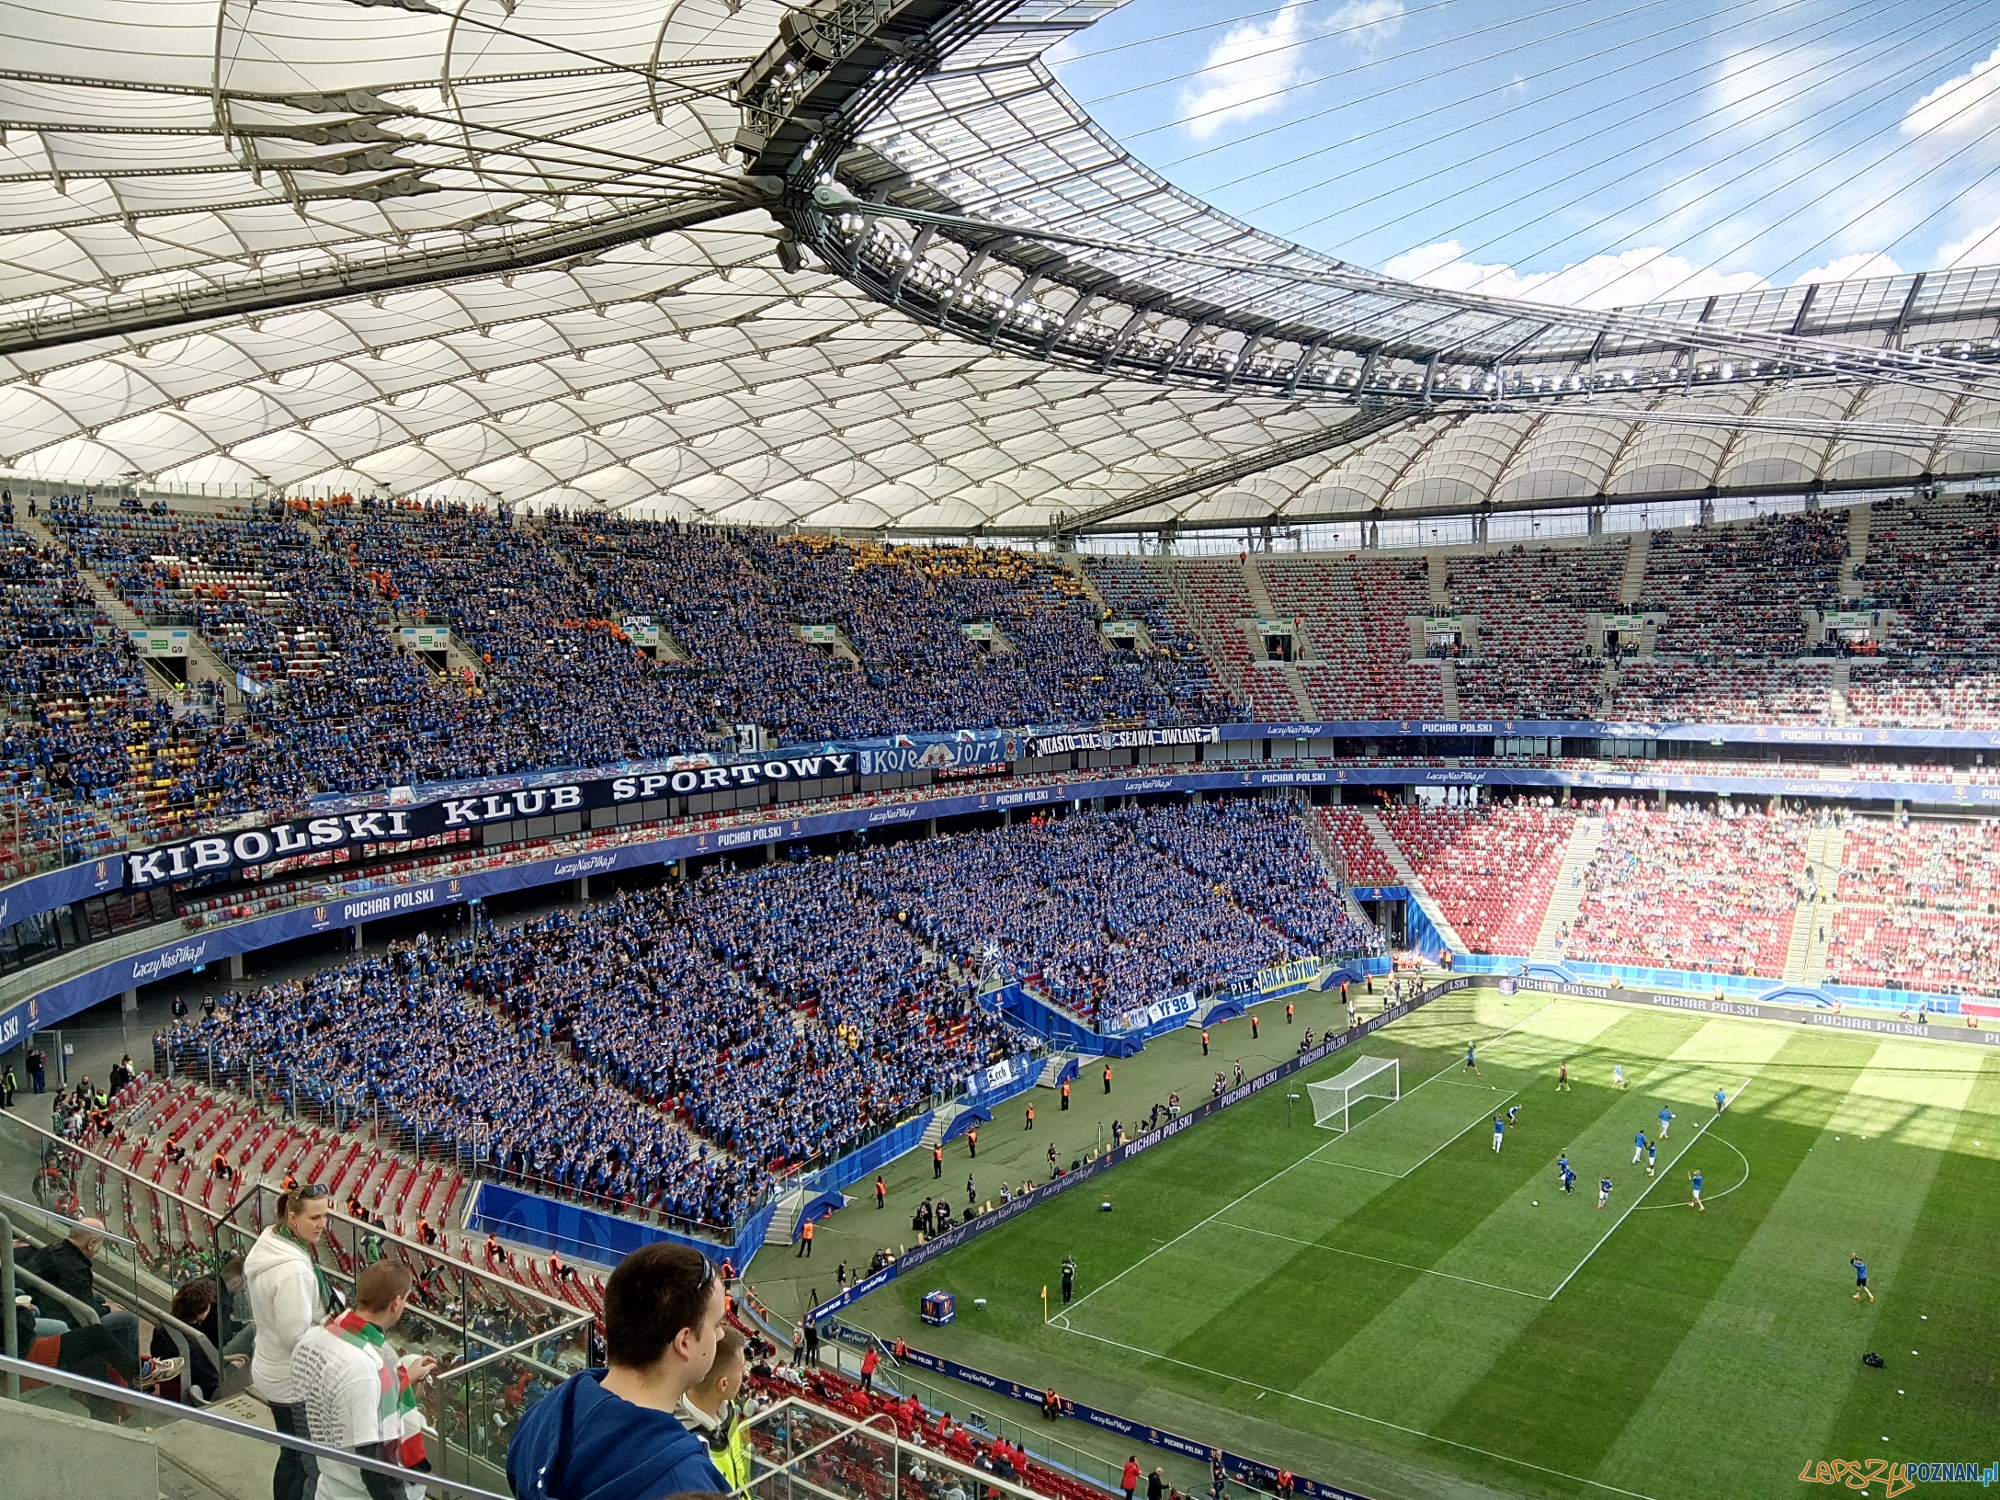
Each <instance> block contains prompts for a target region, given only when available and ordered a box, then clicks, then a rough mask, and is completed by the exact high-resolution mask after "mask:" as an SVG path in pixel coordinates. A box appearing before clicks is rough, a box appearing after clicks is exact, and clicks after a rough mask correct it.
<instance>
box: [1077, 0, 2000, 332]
mask: <svg viewBox="0 0 2000 1500" xmlns="http://www.w3.org/2000/svg"><path fill="white" fill-rule="evenodd" d="M1051 61H1053V62H1054V63H1055V64H1056V69H1057V73H1058V76H1059V77H1060V78H1061V79H1062V81H1063V83H1064V84H1065V86H1066V87H1068V88H1069V89H1070V91H1071V92H1072V93H1074V94H1075V95H1076V96H1077V97H1078V98H1079V99H1080V100H1081V101H1083V102H1084V103H1085V105H1086V106H1087V107H1088V108H1089V110H1090V112H1091V113H1092V114H1093V115H1094V116H1095V117H1096V118H1097V119H1098V120H1099V121H1100V122H1102V123H1103V124H1104V126H1105V127H1106V128H1107V129H1109V130H1110V131H1111V133H1112V134H1113V135H1115V136H1117V137H1118V138H1119V139H1120V140H1121V141H1123V142H1125V144H1126V145H1127V146H1128V147H1129V148H1130V149H1131V150H1132V151H1133V152H1134V153H1135V154H1136V155H1138V157H1139V158H1140V159H1141V160H1142V161H1144V162H1146V163H1147V164H1148V165H1150V166H1152V167H1153V168H1155V169H1156V170H1158V171H1159V172H1161V173H1162V175H1164V176H1165V177H1167V178H1168V179H1169V180H1171V181H1173V182H1175V183H1177V184H1179V185H1180V186H1182V187H1185V188H1187V189H1189V190H1191V191H1193V192H1195V193H1197V194H1199V195H1200V196H1202V197H1204V198H1206V199H1208V200H1209V201H1210V202H1213V203H1215V204H1217V205H1218V206H1220V207H1221V208H1223V209H1225V210H1227V211H1229V212H1231V213H1234V214H1236V215H1238V216H1240V217H1242V218H1244V219H1246V220H1248V221H1250V222H1251V223H1253V224H1256V225H1258V226H1259V227H1260V228H1264V229H1268V230H1271V231H1273V232H1275V233H1279V234H1283V235H1286V236H1288V237H1290V238H1294V239H1297V240H1299V241H1301V242H1302V243H1305V244H1308V245H1311V246H1313V247H1315V248H1317V249H1321V250H1325V251H1327V252H1329V253H1331V254H1335V255H1338V256H1341V257H1343V258H1345V259H1348V260H1352V261H1356V262H1359V263H1361V264H1363V265H1367V266H1371V267H1374V268H1377V269H1381V270H1387V271H1389V272H1391V273H1393V274H1397V275H1402V276H1407V277H1411V278H1413V279H1417V280H1422V281H1429V282H1434V283H1437V284H1441V285H1451V286H1457V287H1465V288H1478V289H1484V290H1486V291H1490V292H1494V293H1497V294H1504V295H1510V296H1526V297H1533V298H1535V299H1537V300H1541V301H1557V302H1571V303H1582V304H1585V305H1593V306H1606V305H1611V304H1616V303H1627V304H1629V303H1633V302H1641V301H1646V300H1648V299H1651V298H1654V297H1660V296H1694V295H1701V294H1705V293H1708V292H1714V291H1740V290H1745V289H1749V288H1754V287H1757V286H1762V285H1774V286H1785V285H1790V284H1792V283H1794V282H1799V281H1813V280H1821V279H1828V278H1831V277H1839V276H1855V275H1875V274H1883V273H1887V272H1890V271H1894V270H1906V271H1909V270H1925V269H1931V268H1935V267H1940V266H1945V265H1950V264H1954V263H1955V264H1959V265H1967V266H1970V265H1983V264H1993V263H1996V262H2000V6H1995V5H1993V4H1991V3H1988V0H1888V3H1886V4H1885V3H1883V0H1287V3H1272V0H1132V3H1130V4H1129V5H1127V6H1126V7H1125V8H1124V9H1123V10H1121V11H1118V12H1116V13H1114V14H1113V15H1111V16H1109V17H1107V18H1106V19H1105V20H1103V21H1101V22H1099V23H1098V24H1097V25H1095V26H1093V27H1091V28H1090V29H1089V30H1087V31H1085V32H1083V33H1081V34H1080V35H1078V36H1077V37H1075V38H1074V39H1073V40H1072V41H1071V42H1070V43H1068V44H1067V45H1066V46H1064V47H1063V48H1062V49H1060V51H1059V52H1058V53H1056V54H1053V55H1052V57H1051Z"/></svg>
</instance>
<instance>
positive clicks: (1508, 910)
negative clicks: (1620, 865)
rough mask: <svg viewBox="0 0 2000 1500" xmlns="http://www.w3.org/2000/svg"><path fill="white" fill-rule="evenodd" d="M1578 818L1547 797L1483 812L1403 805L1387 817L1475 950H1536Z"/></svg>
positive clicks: (1496, 805)
mask: <svg viewBox="0 0 2000 1500" xmlns="http://www.w3.org/2000/svg"><path fill="white" fill-rule="evenodd" d="M1572 819H1573V814H1572V813H1571V812H1570V811H1569V810H1568V809H1567V808H1558V807H1556V806H1555V803H1554V799H1553V798H1549V797H1538V798H1517V799H1515V800H1513V801H1509V802H1497V803H1490V804H1487V805H1485V806H1481V807H1422V806H1417V807H1399V808H1393V809H1391V810H1390V811H1389V812H1388V813H1387V814H1385V816H1384V817H1383V823H1384V824H1385V825H1386V826H1387V828H1388V830H1389V834H1390V836H1391V837H1392V838H1394V839H1395V841H1396V844H1397V847H1398V848H1400V849H1401V850H1402V851H1403V854H1404V857H1405V858H1407V859H1408V860H1409V862H1410V868H1411V869H1412V870H1414V871H1416V873H1417V876H1418V878H1419V879H1421V880H1422V881H1423V883H1424V888H1425V889H1426V890H1427V891H1429V892H1430V894H1431V895H1433V896H1435V897H1436V898H1437V900H1438V903H1439V904H1440V905H1441V906H1443V908H1444V914H1445V918H1446V920H1447V921H1449V922H1450V923H1451V925H1452V927H1453V928H1454V929H1456V930H1457V932H1458V935H1459V936H1460V937H1462V938H1463V939H1464V940H1465V941H1466V943H1467V944H1468V945H1469V946H1470V947H1471V949H1472V951H1473V952H1475V953H1527V952H1529V951H1531V950H1532V949H1533V947H1534V945H1535V935H1536V933H1537V932H1539V931H1540V930H1541V925H1542V916H1543V914H1544V913H1545V912H1546V911H1547V910H1548V906H1549V896H1550V895H1551V893H1552V892H1553V891H1554V890H1555V881H1556V873H1557V871H1559V870H1560V869H1561V868H1562V862H1563V853H1564V851H1565V850H1567V849H1568V847H1569V834H1570V825H1571V822H1572Z"/></svg>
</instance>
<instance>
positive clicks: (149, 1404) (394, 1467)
mask: <svg viewBox="0 0 2000 1500" xmlns="http://www.w3.org/2000/svg"><path fill="white" fill-rule="evenodd" d="M0 1372H5V1374H6V1375H7V1377H8V1379H9V1381H10V1383H11V1382H12V1381H14V1380H20V1379H27V1380H34V1381H38V1382H40V1383H41V1384H43V1385H53V1386H60V1387H61V1388H62V1389H64V1390H69V1391H77V1392H79V1393H81V1394H82V1395H85V1396H95V1397H97V1398H98V1399H100V1400H104V1401H115V1402H117V1403H118V1404H119V1405H121V1406H129V1407H133V1408H134V1409H136V1410H139V1411H143V1412H149V1413H151V1414H152V1415H154V1416H156V1417H167V1418H175V1419H178V1420H180V1421H183V1422H193V1423H195V1424H196V1425H197V1426H201V1427H212V1428H215V1429H216V1430H217V1431H220V1432H227V1433H232V1434H234V1435H235V1436H237V1437H246V1438H249V1439H251V1440H252V1441H253V1442H259V1443H271V1444H273V1445H275V1446H277V1447H281V1448H290V1449H292V1450H294V1451H295V1452H299V1453H304V1454H307V1455H309V1456H311V1457H313V1458H316V1459H318V1460H319V1461H320V1462H321V1463H323V1464H348V1465H350V1466H351V1467H353V1468H357V1469H360V1470H362V1471H363V1472H365V1473H370V1474H381V1475H383V1476H385V1477H387V1478H390V1479H396V1480H400V1481H402V1482H403V1483H405V1484H420V1485H422V1486H424V1487H425V1488H426V1489H438V1490H449V1491H451V1492H452V1493H454V1494H458V1495H466V1496H470V1497H471V1500H511V1497H509V1496H506V1495H500V1494H495V1493H494V1492H493V1491H492V1490H483V1489H481V1488H479V1486H477V1485H474V1484H466V1483H465V1482H464V1481H463V1480H458V1479H448V1478H446V1477H445V1476H444V1475H442V1474H437V1473H430V1472H424V1471H419V1470H415V1469H405V1468H403V1467H402V1466H401V1465H399V1464H385V1463H383V1462H382V1461H381V1460H380V1459H374V1458H364V1457H362V1455H360V1454H359V1453H355V1452H353V1451H352V1450H350V1449H347V1448H332V1447H328V1446H327V1445H326V1444H325V1443H316V1442H314V1441H313V1440H312V1439H311V1438H302V1437H295V1436H293V1435H292V1434H291V1433H288V1432H274V1431H272V1430H271V1429H270V1428H268V1427H258V1426H255V1425H253V1424H251V1423H249V1422H239V1421H237V1420H236V1419H235V1418H233V1417H225V1416H221V1415H219V1414H217V1413H216V1412H213V1411H208V1410H205V1409H203V1408H201V1407H198V1406H182V1405H181V1404H180V1403H179V1402H177V1401H169V1400H167V1399H166V1398H165V1397H163V1396H155V1395H153V1394H152V1393H151V1392H149V1391H139V1390H133V1389H131V1388H130V1387H128V1386H122V1385H112V1384H111V1383H110V1382H109V1381H104V1380H92V1379H91V1378H90V1377H89V1376H87V1375H74V1374H71V1373H70V1372H69V1371H68V1370H58V1369H55V1368H54V1367H52V1366H50V1365H38V1364H35V1363H33V1362H32V1361H30V1360H25V1359H13V1358H9V1357H8V1356H6V1355H0Z"/></svg>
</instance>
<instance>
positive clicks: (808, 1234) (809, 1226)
mask: <svg viewBox="0 0 2000 1500" xmlns="http://www.w3.org/2000/svg"><path fill="white" fill-rule="evenodd" d="M799 1233H800V1234H801V1235H803V1236H804V1237H805V1238H806V1239H808V1240H810V1239H811V1238H812V1237H813V1221H812V1220H811V1219H807V1220H806V1226H805V1228H804V1229H802V1230H800V1231H799Z"/></svg>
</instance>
